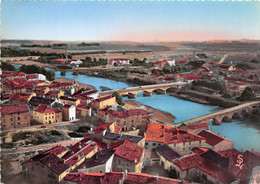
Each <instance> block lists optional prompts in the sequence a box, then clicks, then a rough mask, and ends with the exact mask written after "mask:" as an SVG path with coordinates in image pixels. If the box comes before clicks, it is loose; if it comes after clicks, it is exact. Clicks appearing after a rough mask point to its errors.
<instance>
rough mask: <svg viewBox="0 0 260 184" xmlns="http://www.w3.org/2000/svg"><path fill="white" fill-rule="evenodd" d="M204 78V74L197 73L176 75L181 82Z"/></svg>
mask: <svg viewBox="0 0 260 184" xmlns="http://www.w3.org/2000/svg"><path fill="white" fill-rule="evenodd" d="M198 79H203V77H202V76H200V75H196V74H195V73H193V72H191V73H180V74H177V75H176V80H178V81H180V82H188V83H191V82H192V81H194V80H198Z"/></svg>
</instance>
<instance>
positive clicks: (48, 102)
mask: <svg viewBox="0 0 260 184" xmlns="http://www.w3.org/2000/svg"><path fill="white" fill-rule="evenodd" d="M55 102H56V100H54V99H48V98H42V97H36V96H33V97H32V98H31V99H30V101H29V104H31V105H32V106H36V107H38V106H39V105H44V106H52V105H53V104H54V103H55Z"/></svg>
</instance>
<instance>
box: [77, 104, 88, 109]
mask: <svg viewBox="0 0 260 184" xmlns="http://www.w3.org/2000/svg"><path fill="white" fill-rule="evenodd" d="M77 108H79V109H90V107H89V106H88V105H83V104H79V105H77Z"/></svg>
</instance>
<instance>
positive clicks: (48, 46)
mask: <svg viewBox="0 0 260 184" xmlns="http://www.w3.org/2000/svg"><path fill="white" fill-rule="evenodd" d="M21 47H42V48H50V47H51V45H38V44H30V45H27V44H22V45H21Z"/></svg>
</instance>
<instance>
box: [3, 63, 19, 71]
mask: <svg viewBox="0 0 260 184" xmlns="http://www.w3.org/2000/svg"><path fill="white" fill-rule="evenodd" d="M1 69H2V70H3V71H16V68H15V67H14V65H12V64H10V63H6V62H2V63H1Z"/></svg>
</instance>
